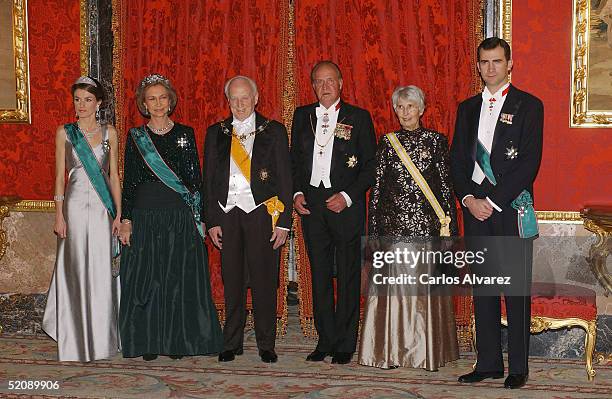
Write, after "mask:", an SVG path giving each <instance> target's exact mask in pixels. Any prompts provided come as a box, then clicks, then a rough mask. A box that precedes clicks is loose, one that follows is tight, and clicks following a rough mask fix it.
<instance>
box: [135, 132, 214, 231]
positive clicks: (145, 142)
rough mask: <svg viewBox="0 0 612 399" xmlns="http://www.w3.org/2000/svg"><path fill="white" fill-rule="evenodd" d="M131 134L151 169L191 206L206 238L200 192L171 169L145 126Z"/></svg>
mask: <svg viewBox="0 0 612 399" xmlns="http://www.w3.org/2000/svg"><path fill="white" fill-rule="evenodd" d="M130 134H131V135H132V138H133V139H134V143H136V148H138V151H139V152H140V155H142V158H143V159H144V161H145V163H146V164H147V166H148V167H149V169H151V171H152V172H153V173H155V176H157V178H158V179H159V180H161V182H162V183H164V184H165V185H166V186H168V187H170V188H171V189H172V190H174V191H176V192H177V193H178V194H179V195H180V196H181V198H182V199H183V201H185V203H186V204H187V206H189V209H191V213H192V214H193V220H194V222H195V225H196V227H197V229H198V232H199V233H200V235H201V236H202V238H204V231H203V230H202V218H201V217H200V207H201V205H202V198H201V196H200V193H199V192H198V191H196V192H195V193H192V192H191V191H189V190H188V189H187V187H185V185H184V184H183V182H182V181H181V179H179V177H178V176H177V175H176V174H175V173H174V172H173V171H172V169H170V167H169V166H168V165H167V164H166V162H164V160H163V158H162V157H161V155H159V152H157V148H155V145H154V144H153V142H152V141H151V137H149V134H148V133H147V131H146V130H145V129H144V127H143V128H132V129H130Z"/></svg>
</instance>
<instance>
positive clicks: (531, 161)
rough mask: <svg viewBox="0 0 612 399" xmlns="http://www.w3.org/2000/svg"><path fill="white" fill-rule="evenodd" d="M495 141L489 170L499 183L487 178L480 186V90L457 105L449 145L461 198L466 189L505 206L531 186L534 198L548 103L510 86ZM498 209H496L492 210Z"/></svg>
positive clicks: (496, 130)
mask: <svg viewBox="0 0 612 399" xmlns="http://www.w3.org/2000/svg"><path fill="white" fill-rule="evenodd" d="M506 96H507V97H506V100H505V101H504V105H503V106H502V109H501V112H500V117H499V119H498V120H497V124H496V126H495V133H494V135H493V144H492V146H491V169H492V170H493V174H494V176H495V180H496V181H497V184H496V185H492V184H491V183H489V180H488V179H486V178H485V179H484V180H483V182H482V184H481V185H478V184H476V183H474V182H473V181H472V173H473V171H474V163H475V162H476V145H477V141H478V124H479V119H480V108H481V105H482V95H481V94H477V95H475V96H474V97H470V98H468V99H467V100H465V101H463V102H462V103H461V104H459V108H458V110H457V120H456V124H455V134H454V137H453V144H452V146H451V157H450V160H451V176H452V179H453V183H454V187H455V192H456V193H457V197H458V199H459V200H460V201H461V200H462V199H463V197H465V196H466V195H468V194H473V195H474V196H475V197H476V198H485V197H489V199H490V200H491V201H493V202H494V203H495V204H497V205H498V206H499V207H500V208H502V210H505V209H510V204H511V203H512V201H513V200H514V199H515V198H516V197H517V196H518V195H519V194H520V193H521V192H522V191H523V190H527V191H529V192H530V193H531V196H532V198H533V182H534V180H535V178H536V175H537V173H538V169H539V167H540V160H541V158H542V130H543V126H544V106H543V105H542V101H540V100H539V99H538V98H537V97H534V96H533V95H531V94H529V93H527V92H524V91H521V90H519V89H517V88H516V87H514V86H513V85H510V88H509V90H508V94H507V95H506ZM494 212H496V211H494Z"/></svg>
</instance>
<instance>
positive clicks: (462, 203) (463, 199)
mask: <svg viewBox="0 0 612 399" xmlns="http://www.w3.org/2000/svg"><path fill="white" fill-rule="evenodd" d="M467 197H472V198H474V196H473V195H472V194H468V195H466V196H465V197H463V198H461V205H463V206H465V207H466V208H467V205H466V204H465V199H466V198H467Z"/></svg>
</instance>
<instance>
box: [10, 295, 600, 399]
mask: <svg viewBox="0 0 612 399" xmlns="http://www.w3.org/2000/svg"><path fill="white" fill-rule="evenodd" d="M294 309H295V307H293V309H292V310H294ZM292 313H293V312H292ZM297 325H298V323H297V316H296V315H295V314H291V315H290V320H289V329H288V333H287V335H286V336H285V337H284V338H282V339H279V340H278V341H277V352H278V354H279V362H278V363H276V364H271V365H267V364H264V363H262V362H261V361H260V360H259V357H258V356H257V350H256V347H255V344H254V335H253V333H252V332H251V331H249V332H247V338H246V342H247V344H246V347H245V349H246V351H245V354H244V355H242V356H239V357H237V359H236V360H235V361H234V362H230V363H223V364H221V363H218V362H217V359H216V357H193V358H184V359H181V360H172V359H169V358H167V357H160V358H159V359H157V360H155V361H152V362H144V361H143V360H141V359H123V358H122V357H121V356H120V355H117V356H115V357H114V358H113V359H110V360H105V361H97V362H93V363H88V364H83V363H60V362H57V361H56V360H55V359H56V347H55V342H53V341H52V340H51V339H49V338H47V337H42V336H39V337H34V336H7V335H3V336H0V364H1V365H0V397H2V398H25V397H32V395H34V397H37V398H48V397H71V398H104V397H112V398H147V399H150V398H359V399H366V398H449V399H450V398H466V397H467V398H470V399H478V398H563V399H569V398H610V397H611V394H610V393H611V392H612V366H610V365H607V366H604V365H596V366H595V368H596V371H597V375H596V377H595V381H593V382H588V381H587V379H586V373H585V370H584V363H583V362H582V361H579V360H575V361H574V360H568V359H558V360H551V359H542V358H532V359H531V360H530V368H531V374H530V381H529V384H528V385H527V386H526V387H524V388H523V389H521V390H516V391H509V390H505V389H503V380H490V381H491V382H483V383H480V384H476V385H473V386H464V385H459V384H458V383H457V376H458V375H460V374H462V373H464V372H467V371H469V370H470V367H471V364H472V363H473V361H474V356H473V355H472V354H463V355H462V357H461V359H460V360H459V361H457V362H455V363H454V364H451V365H449V366H447V367H444V368H442V369H440V371H438V372H435V373H430V372H426V371H424V370H413V369H395V370H380V369H375V368H369V367H363V366H359V365H358V364H356V363H355V362H353V363H351V364H350V365H347V366H338V365H332V364H330V363H329V358H328V360H327V361H326V362H325V363H309V362H306V361H305V360H304V358H305V357H306V355H307V354H308V353H309V352H310V350H311V349H312V348H313V346H314V342H313V341H311V340H308V339H306V338H304V337H303V336H302V334H301V332H300V331H299V330H298V327H297ZM18 380H19V381H23V380H27V381H57V382H58V385H59V389H56V390H54V389H38V390H29V391H28V390H23V389H20V390H15V389H9V382H10V381H18Z"/></svg>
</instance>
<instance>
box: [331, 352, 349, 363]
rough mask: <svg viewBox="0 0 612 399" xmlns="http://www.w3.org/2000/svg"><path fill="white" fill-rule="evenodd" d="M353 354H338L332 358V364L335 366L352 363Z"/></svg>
mask: <svg viewBox="0 0 612 399" xmlns="http://www.w3.org/2000/svg"><path fill="white" fill-rule="evenodd" d="M352 357H353V354H352V353H350V352H336V353H334V357H332V363H334V364H347V363H350V362H351V358H352Z"/></svg>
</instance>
